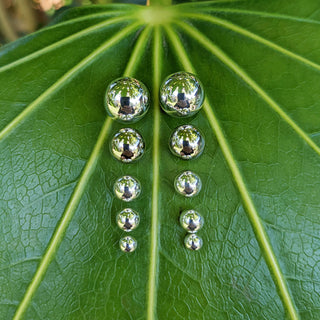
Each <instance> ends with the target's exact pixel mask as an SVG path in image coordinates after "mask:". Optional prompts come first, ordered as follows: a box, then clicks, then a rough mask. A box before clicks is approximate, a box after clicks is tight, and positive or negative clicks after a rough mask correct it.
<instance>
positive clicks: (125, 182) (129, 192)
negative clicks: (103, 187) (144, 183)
mask: <svg viewBox="0 0 320 320" xmlns="http://www.w3.org/2000/svg"><path fill="white" fill-rule="evenodd" d="M113 191H114V193H115V195H116V196H117V198H119V199H120V200H123V201H126V202H129V201H132V200H134V199H136V198H137V197H138V196H139V195H140V192H141V185H140V182H139V181H138V180H137V179H135V178H133V177H130V176H123V177H121V178H119V179H118V180H117V181H116V182H115V184H114V186H113Z"/></svg>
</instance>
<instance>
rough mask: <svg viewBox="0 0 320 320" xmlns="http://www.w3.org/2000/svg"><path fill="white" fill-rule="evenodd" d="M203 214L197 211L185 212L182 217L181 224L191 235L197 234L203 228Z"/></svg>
mask: <svg viewBox="0 0 320 320" xmlns="http://www.w3.org/2000/svg"><path fill="white" fill-rule="evenodd" d="M203 223H204V220H203V217H202V216H201V214H200V213H199V212H197V211H195V210H184V211H183V212H182V213H181V215H180V224H181V226H182V228H183V229H184V230H186V231H187V232H189V233H195V232H197V231H198V230H200V229H201V228H202V226H203Z"/></svg>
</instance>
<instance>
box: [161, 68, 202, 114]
mask: <svg viewBox="0 0 320 320" xmlns="http://www.w3.org/2000/svg"><path fill="white" fill-rule="evenodd" d="M203 100H204V90H203V85H202V84H201V82H200V80H199V79H198V78H197V77H196V76H195V75H194V74H192V73H189V72H183V71H181V72H177V73H173V74H171V75H170V76H168V77H167V78H166V79H165V80H164V82H163V83H162V85H161V87H160V102H161V106H162V109H163V110H164V111H165V112H166V113H167V114H169V115H171V116H175V117H190V116H192V115H194V114H196V113H197V112H198V111H199V110H200V109H201V107H202V103H203Z"/></svg>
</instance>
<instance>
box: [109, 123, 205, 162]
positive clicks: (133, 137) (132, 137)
mask: <svg viewBox="0 0 320 320" xmlns="http://www.w3.org/2000/svg"><path fill="white" fill-rule="evenodd" d="M204 145H205V141H204V137H203V135H202V134H201V133H200V131H199V130H198V129H197V128H195V127H194V126H192V125H183V126H180V127H178V128H176V129H175V130H174V132H173V133H172V135H171V137H170V140H169V148H170V150H171V152H172V153H173V154H174V155H175V156H177V157H179V158H182V159H184V160H190V159H194V158H196V157H198V156H199V155H200V154H201V153H202V151H203V149H204ZM110 151H111V153H112V155H113V156H114V157H115V158H116V159H117V160H120V161H121V162H124V163H130V162H133V161H136V160H138V159H140V158H141V157H142V155H143V154H144V151H145V142H144V139H143V137H142V135H141V134H140V133H139V132H137V131H136V130H134V129H131V128H122V129H120V130H119V132H117V133H116V134H115V135H114V136H113V138H112V140H111V144H110Z"/></svg>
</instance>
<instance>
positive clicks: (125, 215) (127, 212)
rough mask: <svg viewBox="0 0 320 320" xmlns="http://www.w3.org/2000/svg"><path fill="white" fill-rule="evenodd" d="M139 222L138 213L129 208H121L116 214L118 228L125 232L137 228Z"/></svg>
mask: <svg viewBox="0 0 320 320" xmlns="http://www.w3.org/2000/svg"><path fill="white" fill-rule="evenodd" d="M139 222H140V217H139V214H138V213H137V212H136V211H134V210H132V209H130V208H126V209H123V210H121V211H120V212H119V213H118V215H117V224H118V226H119V228H120V229H121V230H124V231H126V232H130V231H132V230H134V229H135V228H137V227H138V225H139Z"/></svg>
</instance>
